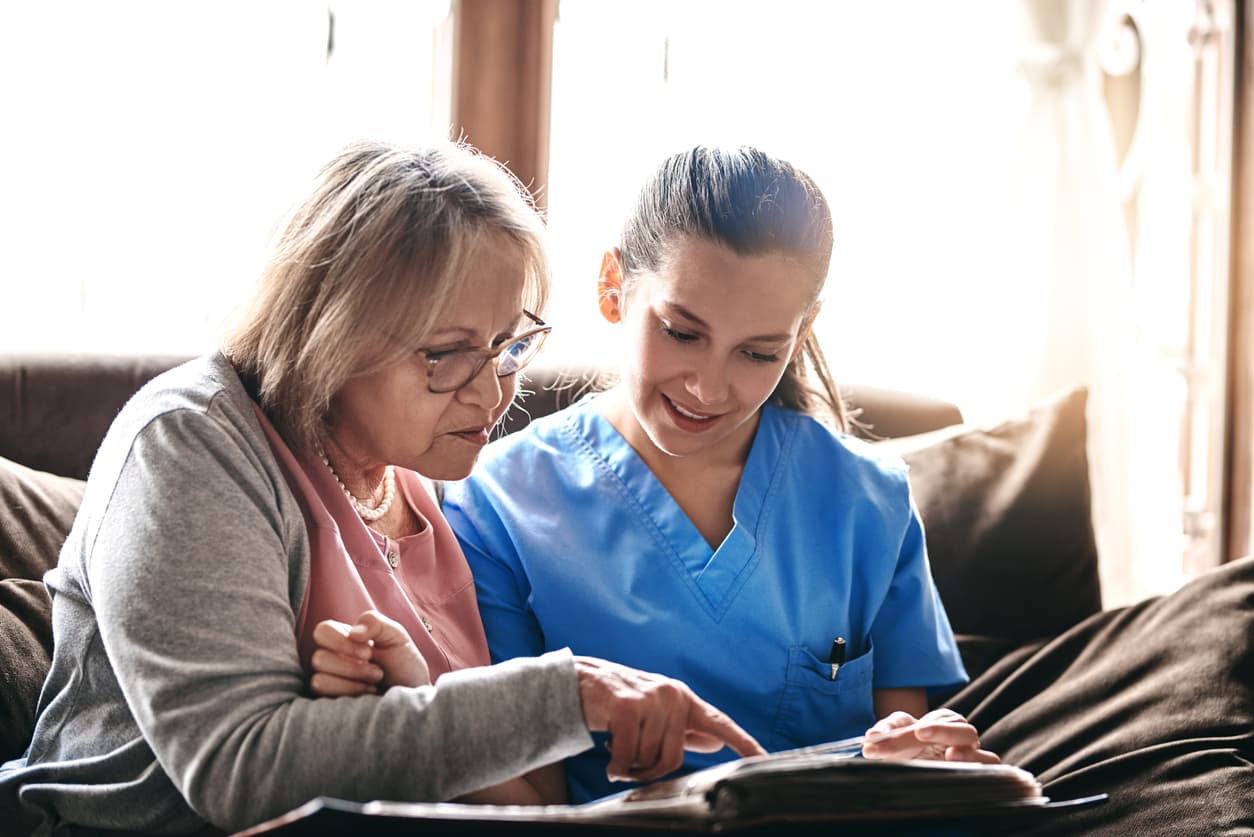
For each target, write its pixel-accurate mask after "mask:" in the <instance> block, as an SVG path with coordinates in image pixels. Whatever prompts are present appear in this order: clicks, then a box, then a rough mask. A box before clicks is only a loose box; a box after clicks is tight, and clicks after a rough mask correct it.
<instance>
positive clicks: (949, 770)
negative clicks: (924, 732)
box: [241, 738, 1104, 837]
mask: <svg viewBox="0 0 1254 837" xmlns="http://www.w3.org/2000/svg"><path fill="white" fill-rule="evenodd" d="M861 744H862V739H861V738H856V739H848V740H845V741H836V742H832V743H829V744H823V745H818V746H814V747H805V748H801V749H797V750H787V751H783V752H777V753H772V754H770V755H766V756H755V757H751V758H742V759H736V760H734V761H729V762H726V763H724V764H719V765H715V766H713V767H709V768H706V769H704V770H699V771H696V772H694V773H689V774H687V775H684V776H680V777H677V778H673V779H666V780H662V781H658V782H654V783H652V784H648V785H643V786H640V787H637V788H633V789H631V790H626V791H623V792H621V793H618V794H615V795H613V796H610V797H606V798H604V799H600V800H596V801H594V802H588V803H584V804H581V805H544V806H523V805H503V806H496V805H461V804H457V803H409V802H387V801H375V802H368V803H363V804H358V803H348V802H344V801H341V800H333V799H325V798H322V799H316V800H313V801H311V802H310V803H308V804H306V805H304V806H302V807H301V808H298V809H296V810H295V811H292V812H290V813H289V814H286V815H284V816H282V817H279V818H277V819H275V820H272V821H270V822H267V823H263V824H261V825H259V826H257V827H255V828H253V829H249V830H248V831H245V832H242V833H241V837H243V835H248V837H251V835H261V834H284V835H297V834H300V835H305V834H310V835H312V834H332V833H340V832H342V830H343V829H344V828H352V829H354V830H355V831H358V832H359V833H370V834H423V835H427V834H441V833H448V834H468V833H473V834H489V833H510V834H523V833H537V834H539V833H549V832H552V831H566V832H572V831H577V832H591V831H606V832H619V833H624V832H627V831H630V832H636V833H642V832H657V833H719V832H724V831H740V830H753V829H756V828H759V827H762V826H766V825H770V824H771V823H775V824H780V823H793V824H796V825H803V824H806V823H812V824H822V823H846V824H849V825H853V824H856V823H879V824H881V825H885V824H888V823H898V824H908V823H916V824H919V825H922V824H952V823H958V822H967V821H973V822H976V823H977V826H978V823H979V822H990V821H1001V820H1004V819H1005V818H1015V819H1018V818H1021V817H1024V816H1032V815H1044V814H1045V813H1046V812H1049V811H1056V810H1058V809H1060V808H1063V809H1065V808H1070V807H1073V806H1076V805H1088V804H1093V803H1096V802H1100V801H1101V800H1102V799H1103V798H1104V797H1088V798H1085V799H1080V800H1068V801H1065V802H1055V801H1051V800H1050V799H1048V798H1047V797H1046V796H1045V795H1044V794H1043V792H1042V789H1041V784H1040V782H1038V781H1037V780H1036V778H1035V777H1034V776H1033V775H1032V774H1031V773H1029V772H1028V771H1026V770H1023V769H1021V768H1018V767H1015V766H1013V765H1008V764H975V763H969V762H943V761H881V760H875V759H865V758H862V757H861V756H860V751H861ZM977 830H978V829H977Z"/></svg>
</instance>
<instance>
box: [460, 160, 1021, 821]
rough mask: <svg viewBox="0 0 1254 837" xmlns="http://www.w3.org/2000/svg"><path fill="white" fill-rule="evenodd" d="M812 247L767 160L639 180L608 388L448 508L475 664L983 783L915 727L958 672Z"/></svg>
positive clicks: (513, 440) (826, 253) (613, 280)
mask: <svg viewBox="0 0 1254 837" xmlns="http://www.w3.org/2000/svg"><path fill="white" fill-rule="evenodd" d="M831 250H832V220H831V213H830V211H829V208H828V204H827V202H826V200H825V199H824V197H823V195H822V193H821V192H820V191H819V189H818V188H817V187H816V185H815V184H814V182H813V181H812V180H811V179H810V178H809V177H808V176H807V175H805V174H804V173H803V172H800V171H798V170H797V169H795V168H793V167H792V166H791V165H789V164H788V163H786V162H783V161H780V160H776V159H773V158H771V157H769V156H767V155H766V154H763V153H761V152H760V151H757V150H753V149H739V150H716V149H710V148H696V149H693V150H691V151H688V152H686V153H682V154H678V155H676V156H674V157H671V158H670V159H668V160H666V161H665V162H664V163H663V164H662V165H661V166H660V167H659V168H658V169H657V172H656V174H655V175H654V176H653V178H652V179H651V180H650V181H649V182H648V183H647V184H646V185H645V187H644V189H643V190H642V192H641V193H640V197H639V200H638V203H637V205H636V207H635V210H634V212H633V214H632V215H631V217H630V218H628V220H627V222H626V225H625V227H624V230H623V233H622V238H621V240H620V242H619V244H618V246H617V247H614V248H612V249H610V250H609V251H608V252H607V253H606V254H605V256H604V258H603V260H602V263H601V270H600V276H599V283H598V287H599V301H600V312H601V315H602V316H603V317H605V318H606V319H607V320H609V321H610V322H611V323H613V324H615V326H616V327H617V328H618V329H619V330H620V331H621V333H622V338H623V340H624V349H623V352H622V363H621V366H622V368H621V373H620V377H619V379H618V382H617V384H616V385H615V386H614V387H613V388H612V389H610V390H608V391H606V392H604V393H601V394H598V395H595V396H591V397H586V398H584V399H583V400H581V401H580V402H578V403H577V404H575V405H573V406H572V407H570V408H568V409H566V410H564V411H561V412H559V413H557V414H554V415H552V416H548V417H545V418H542V419H540V420H538V421H535V422H533V423H532V424H530V425H529V426H528V427H527V428H526V429H525V430H523V431H521V432H519V433H516V434H513V435H511V436H508V437H506V438H505V439H502V440H500V441H498V442H496V443H494V444H492V445H490V446H489V447H488V448H487V450H486V451H485V452H484V454H483V457H482V458H481V460H480V463H481V464H480V466H479V468H478V470H476V471H475V472H474V473H473V474H472V475H471V477H470V478H469V479H467V480H465V481H464V482H459V483H449V484H447V486H446V494H445V506H444V510H445V513H446V514H447V516H448V520H449V522H450V524H451V525H452V527H453V530H454V531H455V533H456V534H457V537H458V539H459V541H460V543H461V545H462V548H463V550H464V551H465V554H466V557H467V559H468V561H469V563H470V566H471V569H472V572H473V575H474V578H475V584H476V587H477V590H478V602H479V611H480V614H481V615H482V618H483V622H484V627H485V629H486V632H487V640H488V645H489V650H490V652H491V656H492V659H493V660H494V661H497V660H505V659H509V658H512V657H520V656H533V655H537V654H540V653H543V652H546V651H550V650H552V649H558V648H566V647H569V648H571V649H573V650H574V652H575V653H577V654H587V655H593V656H597V657H604V658H606V659H610V660H614V661H617V662H620V663H624V664H627V665H631V666H635V667H638V668H643V669H650V670H655V671H658V672H662V673H665V674H667V675H669V676H672V677H675V678H678V679H680V680H682V681H684V682H686V683H688V684H689V685H690V686H691V687H692V688H693V690H694V691H695V692H696V693H697V694H699V695H701V696H702V697H704V698H705V699H707V700H710V701H712V702H714V703H715V704H717V705H718V706H720V707H722V708H723V709H724V710H725V711H726V712H727V713H728V714H729V715H730V716H731V717H732V718H733V719H734V720H736V721H737V722H738V723H739V724H741V725H742V726H743V727H744V728H745V729H746V730H747V731H748V732H750V733H751V734H752V735H753V736H755V737H756V738H757V739H758V740H759V741H760V742H761V743H762V744H763V745H764V746H765V747H766V748H767V749H768V750H780V749H786V748H790V747H796V746H801V745H810V744H818V743H822V742H827V741H832V740H836V739H840V738H844V737H849V736H855V735H861V734H863V733H868V732H869V734H868V738H867V743H866V744H865V747H864V751H863V752H864V754H865V755H867V756H869V757H890V758H939V759H950V760H975V761H989V762H991V761H996V760H997V756H995V755H994V754H992V753H990V752H987V751H985V750H982V749H980V741H979V736H978V734H977V732H976V730H975V729H974V728H973V727H972V726H971V725H969V724H968V723H966V721H965V719H963V718H962V717H960V716H958V715H956V714H955V713H953V712H951V711H949V710H938V711H935V712H931V713H929V712H928V691H929V690H941V689H949V688H952V687H955V686H957V685H959V684H961V683H962V682H963V681H964V680H965V679H966V674H965V672H964V670H963V667H962V663H961V660H960V659H959V656H958V652H957V648H956V646H955V643H954V637H953V634H952V631H951V630H950V627H949V622H948V620H947V618H946V616H945V611H944V608H943V607H942V605H941V601H940V598H939V597H938V595H937V592H936V588H935V586H934V584H933V581H932V578H931V575H930V571H929V568H928V560H927V550H926V547H925V544H924V537H923V528H922V526H921V525H920V521H919V516H918V513H917V511H916V509H915V506H914V503H913V502H912V500H911V495H910V488H909V484H908V482H907V479H906V469H905V466H904V465H903V464H902V463H901V461H900V460H898V459H895V458H892V457H889V456H886V455H884V454H881V453H879V452H877V451H876V450H875V449H874V448H873V447H871V446H869V445H867V444H865V443H863V442H860V441H858V440H856V439H854V438H852V437H851V436H848V435H846V434H845V433H844V427H845V416H844V413H843V410H842V407H841V400H840V396H839V394H838V392H837V390H836V387H835V386H834V385H833V384H832V382H831V380H830V378H829V377H828V374H827V370H826V364H825V363H824V360H823V356H822V353H821V352H820V350H819V346H818V344H817V342H816V341H815V338H814V336H813V334H812V333H811V330H810V327H811V324H812V322H813V320H814V317H815V314H816V313H817V312H818V309H819V296H820V293H821V292H822V290H823V283H824V280H825V278H826V276H827V270H828V262H829V259H830V256H831ZM815 384H817V386H814V385H815ZM834 663H835V664H834ZM620 732H621V731H614V730H611V733H610V734H611V736H614V738H615V740H617V737H618V735H619V734H620ZM632 734H633V735H634V734H635V732H634V731H632ZM603 740H604V739H603V738H602V739H601V742H599V743H600V746H598V747H596V748H595V749H593V750H591V751H588V752H585V753H583V754H581V755H578V756H574V757H573V758H571V759H568V760H567V762H566V766H567V778H568V782H569V785H570V795H571V800H572V801H576V802H577V801H582V800H588V799H593V798H596V797H600V796H603V795H605V794H608V793H611V792H614V791H616V790H621V789H622V786H621V785H615V784H612V783H610V782H609V781H608V780H607V778H606V769H605V766H606V764H607V762H608V760H609V753H608V752H607V750H606V748H605V746H604V743H603ZM612 746H613V745H611V747H612ZM732 757H734V754H733V753H732V752H731V751H730V750H726V749H725V750H723V751H722V752H720V753H716V754H695V753H689V754H687V756H686V761H685V765H686V766H687V767H689V768H698V767H704V766H707V765H709V764H711V763H714V762H716V761H720V760H726V759H729V758H732Z"/></svg>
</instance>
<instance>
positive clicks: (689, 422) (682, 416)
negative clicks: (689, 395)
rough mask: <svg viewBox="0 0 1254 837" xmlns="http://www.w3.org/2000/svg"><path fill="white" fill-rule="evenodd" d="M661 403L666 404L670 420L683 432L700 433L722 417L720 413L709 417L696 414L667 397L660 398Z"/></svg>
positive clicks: (704, 414) (703, 414)
mask: <svg viewBox="0 0 1254 837" xmlns="http://www.w3.org/2000/svg"><path fill="white" fill-rule="evenodd" d="M662 401H663V402H665V403H666V406H667V408H668V409H669V410H670V414H671V418H672V419H674V421H675V424H677V425H678V426H679V427H680V428H681V429H683V430H689V431H701V430H705V429H707V428H708V427H710V426H711V425H712V424H713V423H714V422H715V420H717V419H720V418H722V417H723V414H722V413H719V414H717V415H709V414H706V413H698V412H696V411H694V410H690V409H688V408H687V407H681V406H680V405H678V404H676V403H675V402H674V401H672V400H671V399H670V398H668V397H667V396H665V395H663V396H662Z"/></svg>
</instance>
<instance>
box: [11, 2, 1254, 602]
mask: <svg viewBox="0 0 1254 837" xmlns="http://www.w3.org/2000/svg"><path fill="white" fill-rule="evenodd" d="M1248 27H1249V23H1248V19H1247V15H1246V10H1245V7H1244V3H1242V2H1238V0H1212V1H1211V2H1204V1H1203V0H1172V1H1171V2H1150V0H1013V1H1011V0H945V2H934V1H933V0H897V2H893V3H866V2H855V1H854V0H830V1H829V0H809V1H807V0H773V2H746V1H745V0H665V1H664V0H633V2H616V1H615V0H560V4H559V2H558V0H409V2H401V0H342V2H329V3H328V2H311V0H268V1H267V2H251V0H249V1H247V2H246V0H214V2H208V1H207V0H179V2H158V0H148V1H147V2H141V0H120V2H113V3H99V2H88V0H40V2H34V1H33V0H29V1H28V2H21V1H20V0H6V2H3V3H2V4H0V78H3V79H4V81H3V82H0V120H2V122H0V258H2V259H3V262H2V265H3V266H2V267H0V351H5V352H15V351H21V352H39V351H58V352H60V351H66V352H107V353H129V352H142V353H152V352H171V353H186V354H192V353H200V352H204V351H209V350H211V349H212V348H214V346H215V345H216V343H217V339H218V336H219V334H220V333H221V331H222V329H223V327H224V325H225V324H226V322H227V321H228V319H229V318H230V317H231V316H232V314H233V312H234V311H235V308H236V306H237V305H238V304H239V303H240V302H241V300H242V299H243V298H244V297H245V296H246V295H247V294H248V292H249V289H250V288H251V286H252V284H253V282H254V281H255V277H256V275H257V270H258V267H259V265H260V261H261V258H262V254H263V252H264V249H265V246H266V243H267V241H268V239H269V237H270V235H271V234H272V232H273V231H274V227H275V224H276V222H277V221H278V219H279V218H280V217H281V216H282V214H283V213H284V211H285V210H286V209H287V208H288V203H289V202H290V201H291V200H293V199H295V198H297V197H298V196H299V195H300V194H301V193H302V190H303V189H304V188H305V185H306V184H307V182H308V180H309V178H310V177H311V176H312V174H313V173H314V172H315V171H316V169H317V167H318V166H319V165H320V164H321V163H322V162H324V161H325V160H326V159H328V158H329V157H330V156H331V155H332V154H333V153H334V152H335V150H336V149H337V148H338V147H339V146H340V145H342V144H343V143H345V142H347V141H348V140H351V139H355V138H358V137H363V136H369V137H378V138H383V139H390V140H396V141H401V142H424V141H430V140H433V139H440V138H445V137H449V136H452V137H458V136H464V137H465V138H466V139H467V140H468V141H470V142H471V143H473V144H475V145H477V146H479V147H480V148H482V149H483V150H484V151H486V152H487V153H489V154H491V155H492V156H495V157H497V158H498V159H500V160H502V161H503V162H506V163H508V164H509V165H510V167H511V168H512V169H514V171H515V172H516V173H517V174H518V175H519V177H520V178H521V179H522V180H523V181H524V182H525V183H527V184H528V185H529V187H530V188H532V190H533V192H534V194H535V195H536V196H537V199H538V201H539V202H540V204H541V205H542V206H543V207H544V209H545V211H546V212H547V215H548V218H549V228H550V233H551V242H552V250H553V256H554V267H555V275H556V286H557V294H556V297H555V299H554V301H553V304H552V305H551V307H550V309H549V311H548V315H547V318H548V319H549V320H550V321H552V322H553V323H555V325H556V326H557V328H556V330H555V332H554V336H553V338H552V340H551V341H550V343H549V345H548V348H547V349H546V355H545V363H548V364H552V365H562V364H589V363H595V364H605V365H610V364H612V363H613V358H614V356H615V345H614V336H613V333H612V332H611V331H610V330H609V329H608V328H606V327H604V326H603V324H602V323H601V321H600V317H599V316H598V315H597V312H596V308H595V292H594V287H595V279H596V270H597V267H598V264H599V260H600V256H601V253H602V252H603V251H604V250H605V249H606V248H607V247H609V246H612V245H614V244H615V243H616V239H617V234H618V227H619V224H620V223H621V220H622V219H623V218H624V216H625V214H626V212H627V208H628V206H629V204H630V202H631V201H632V199H633V197H634V194H635V190H636V189H637V188H638V187H639V186H640V184H641V183H642V182H643V180H644V179H645V177H646V176H647V175H648V173H649V172H650V171H651V170H652V168H653V167H654V166H655V165H656V164H657V163H658V162H659V161H660V160H661V159H662V158H663V157H665V156H666V155H668V154H670V153H673V152H675V151H678V150H682V149H684V148H687V147H690V146H692V145H695V144H730V145H738V144H751V145H757V146H759V147H761V148H762V149H764V150H766V151H768V152H770V153H772V154H774V155H776V156H780V157H784V158H785V159H788V160H790V161H791V162H793V163H795V164H797V165H798V166H800V167H801V168H802V169H804V170H806V171H807V172H809V173H810V174H811V175H813V176H814V177H815V178H816V180H817V181H818V183H819V185H820V186H821V187H822V188H823V190H824V192H825V194H826V195H827V197H828V199H829V201H830V202H831V204H832V208H833V212H834V216H835V223H836V250H835V254H834V257H833V262H832V268H831V272H830V274H829V278H828V283H827V287H826V291H825V294H824V307H823V310H822V313H821V315H820V318H819V321H818V323H817V326H816V327H817V329H818V332H819V335H820V338H821V340H822V341H823V344H824V347H825V351H826V353H827V356H828V359H829V361H830V363H831V365H832V367H833V371H834V373H835V374H836V377H837V379H838V381H840V382H841V383H842V384H848V385H854V386H856V385H857V384H858V383H864V384H873V385H876V386H889V387H897V388H902V389H908V390H912V391H916V392H920V393H924V394H929V395H935V396H938V397H942V398H945V399H948V400H951V401H953V402H955V403H957V404H958V405H959V406H960V407H961V408H962V410H963V412H964V414H965V416H966V417H967V419H968V421H970V422H971V423H976V424H991V423H996V422H998V421H1000V420H1002V419H1005V418H1008V417H1011V416H1014V415H1017V414H1021V413H1022V412H1023V411H1025V410H1027V409H1029V408H1031V407H1032V406H1033V405H1034V404H1037V403H1039V402H1040V401H1042V400H1043V399H1045V398H1047V397H1048V396H1049V395H1051V394H1052V393H1054V392H1056V391H1058V390H1060V389H1062V388H1065V387H1068V386H1074V385H1084V386H1087V387H1089V390H1090V401H1089V416H1088V418H1089V453H1090V460H1091V463H1090V464H1091V468H1092V473H1093V486H1094V504H1095V515H1096V518H1095V519H1096V526H1097V534H1098V543H1099V549H1100V552H1101V556H1102V564H1103V569H1102V572H1103V585H1104V591H1105V597H1106V601H1105V603H1106V604H1107V605H1117V604H1121V603H1124V602H1127V601H1131V600H1133V599H1135V598H1139V597H1140V596H1143V595H1147V594H1152V593H1156V592H1163V591H1166V590H1170V589H1173V588H1174V587H1176V586H1178V584H1179V583H1180V582H1181V581H1182V580H1183V579H1184V578H1186V577H1187V576H1188V575H1189V574H1190V573H1192V572H1195V571H1197V570H1199V569H1202V568H1205V567H1208V566H1213V565H1216V564H1218V563H1222V562H1223V561H1225V560H1228V559H1230V558H1232V557H1236V556H1239V555H1242V554H1245V553H1246V552H1248V551H1249V541H1250V534H1249V532H1250V513H1251V507H1252V502H1251V493H1250V461H1251V431H1252V430H1254V410H1252V409H1251V392H1252V389H1254V388H1252V386H1251V367H1250V361H1251V357H1252V356H1254V351H1251V347H1252V346H1254V339H1252V337H1251V316H1250V314H1251V298H1252V296H1251V292H1252V290H1254V278H1252V275H1254V270H1252V269H1251V264H1252V263H1251V261H1250V254H1249V249H1248V247H1249V245H1248V244H1247V243H1246V242H1247V241H1248V240H1250V235H1249V232H1250V227H1251V219H1250V217H1248V213H1245V212H1243V211H1242V205H1243V200H1242V199H1243V197H1244V195H1245V194H1248V193H1249V191H1250V189H1249V186H1250V185H1251V184H1250V174H1249V171H1248V167H1249V163H1250V160H1251V158H1250V155H1249V149H1250V148H1251V147H1252V146H1251V140H1250V135H1249V127H1248V126H1247V125H1246V124H1245V122H1244V120H1243V117H1244V115H1245V114H1246V113H1248V110H1249V109H1248V102H1249V100H1250V96H1251V93H1250V85H1249V84H1248V81H1247V79H1248V78H1249V77H1250V74H1251V72H1250V68H1251V66H1252V65H1254V61H1251V58H1250V56H1249V55H1247V54H1246V52H1247V51H1246V50H1245V49H1244V44H1245V37H1244V33H1245V31H1246V30H1247V29H1248ZM1134 524H1135V525H1134Z"/></svg>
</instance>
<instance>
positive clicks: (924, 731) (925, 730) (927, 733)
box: [914, 727, 936, 741]
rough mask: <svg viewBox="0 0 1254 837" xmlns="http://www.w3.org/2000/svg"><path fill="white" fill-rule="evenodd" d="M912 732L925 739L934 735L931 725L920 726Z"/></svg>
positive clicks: (934, 731)
mask: <svg viewBox="0 0 1254 837" xmlns="http://www.w3.org/2000/svg"><path fill="white" fill-rule="evenodd" d="M914 734H915V735H917V736H918V737H919V738H922V739H923V740H925V741H926V740H927V739H929V738H935V737H936V730H935V729H933V728H932V727H920V728H919V729H917V730H915V731H914Z"/></svg>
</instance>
